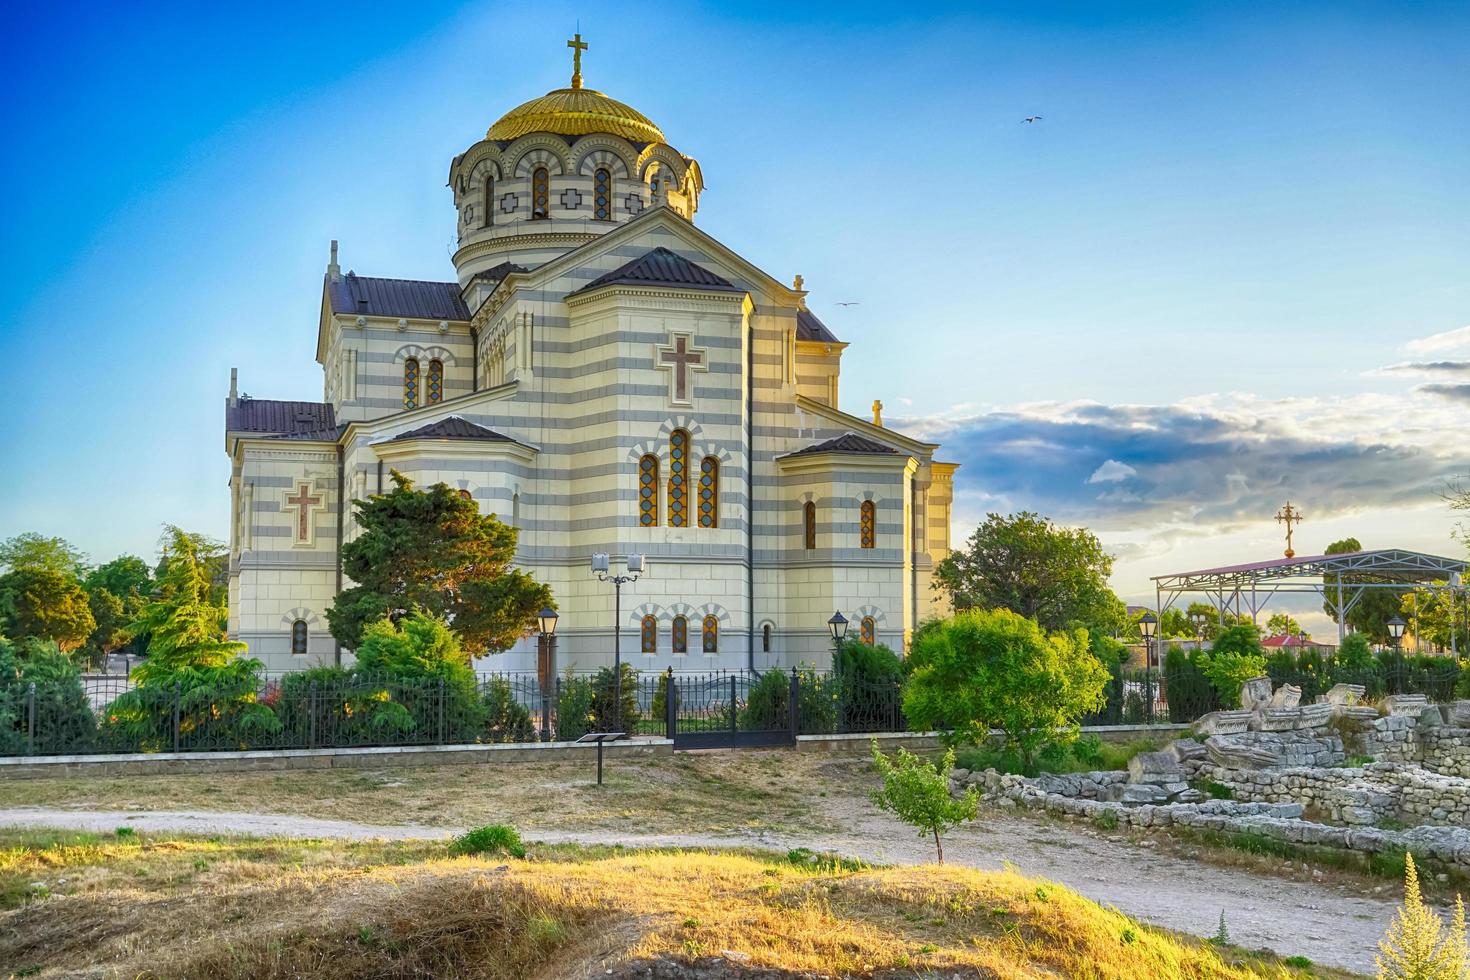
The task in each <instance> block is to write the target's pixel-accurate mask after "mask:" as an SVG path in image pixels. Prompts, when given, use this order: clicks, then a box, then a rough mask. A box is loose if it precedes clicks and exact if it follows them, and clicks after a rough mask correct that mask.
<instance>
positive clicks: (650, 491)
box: [638, 453, 658, 527]
mask: <svg viewBox="0 0 1470 980" xmlns="http://www.w3.org/2000/svg"><path fill="white" fill-rule="evenodd" d="M638 526H639V527H657V526H658V457H657V456H655V455H654V454H653V453H649V454H648V455H646V456H644V457H643V458H642V459H640V460H638Z"/></svg>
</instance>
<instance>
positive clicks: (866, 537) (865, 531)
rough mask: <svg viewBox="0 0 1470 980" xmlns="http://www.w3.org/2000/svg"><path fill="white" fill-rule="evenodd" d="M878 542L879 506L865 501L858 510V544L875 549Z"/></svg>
mask: <svg viewBox="0 0 1470 980" xmlns="http://www.w3.org/2000/svg"><path fill="white" fill-rule="evenodd" d="M877 541H878V505H877V504H875V503H873V502H872V501H871V500H864V501H863V502H862V504H861V505H860V506H859V508H858V544H859V545H861V546H862V547H864V548H873V547H875V546H876V544H877Z"/></svg>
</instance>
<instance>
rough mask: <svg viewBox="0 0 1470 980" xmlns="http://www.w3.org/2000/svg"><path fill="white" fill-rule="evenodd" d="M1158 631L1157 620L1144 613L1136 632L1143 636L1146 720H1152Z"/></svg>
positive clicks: (1155, 617) (1152, 615) (1151, 614)
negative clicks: (1155, 639) (1155, 635)
mask: <svg viewBox="0 0 1470 980" xmlns="http://www.w3.org/2000/svg"><path fill="white" fill-rule="evenodd" d="M1158 631H1159V618H1158V617H1157V616H1155V615H1154V614H1153V613H1151V612H1145V613H1144V614H1143V615H1142V616H1141V617H1139V620H1138V632H1139V633H1141V634H1142V635H1143V664H1144V667H1143V677H1144V681H1143V689H1144V695H1145V696H1146V697H1147V699H1148V720H1149V721H1150V722H1152V721H1153V720H1154V684H1153V681H1154V634H1155V633H1157V632H1158Z"/></svg>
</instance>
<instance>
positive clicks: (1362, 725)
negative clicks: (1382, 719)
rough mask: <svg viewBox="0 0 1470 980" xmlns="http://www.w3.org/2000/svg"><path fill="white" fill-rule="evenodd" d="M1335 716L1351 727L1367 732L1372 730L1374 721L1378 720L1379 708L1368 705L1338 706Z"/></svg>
mask: <svg viewBox="0 0 1470 980" xmlns="http://www.w3.org/2000/svg"><path fill="white" fill-rule="evenodd" d="M1333 717H1335V718H1337V719H1339V720H1340V721H1344V722H1346V723H1347V726H1348V727H1349V728H1350V729H1353V730H1356V731H1360V732H1366V731H1371V730H1372V729H1373V723H1374V722H1375V721H1377V720H1378V709H1377V708H1374V707H1371V706H1368V705H1354V706H1353V707H1342V706H1338V707H1337V709H1336V711H1334V712H1333Z"/></svg>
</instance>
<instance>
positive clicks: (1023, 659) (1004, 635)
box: [903, 609, 1110, 769]
mask: <svg viewBox="0 0 1470 980" xmlns="http://www.w3.org/2000/svg"><path fill="white" fill-rule="evenodd" d="M1090 646H1091V645H1090V643H1089V640H1088V635H1087V632H1086V631H1085V630H1074V631H1071V632H1057V633H1050V634H1048V633H1047V632H1045V631H1044V630H1042V629H1041V627H1040V626H1038V625H1037V624H1036V622H1035V621H1034V620H1030V619H1027V618H1026V617H1024V616H1020V615H1018V614H1016V613H1013V612H1011V611H1009V610H1006V609H994V610H990V611H980V610H972V611H970V612H965V613H960V614H958V615H956V616H954V617H953V618H951V619H948V620H945V621H943V622H941V623H937V624H935V625H933V626H932V627H931V628H929V629H926V630H923V631H921V632H920V633H919V634H918V635H917V636H916V637H915V638H914V641H913V644H912V649H911V651H910V653H909V659H908V666H909V680H908V683H907V684H906V685H905V686H904V694H903V707H904V713H905V715H907V717H908V720H909V724H910V725H911V726H912V727H914V728H916V729H919V730H924V729H933V730H940V731H944V732H946V733H948V734H947V738H948V739H949V741H950V742H951V744H953V743H955V742H966V743H969V744H972V745H978V744H980V743H982V742H984V741H985V740H986V739H988V738H989V736H990V731H991V729H992V728H998V729H1000V730H1001V731H1002V732H1004V734H1005V740H1006V746H1007V748H1009V749H1010V750H1012V751H1014V752H1015V753H1016V754H1017V755H1018V756H1019V757H1020V758H1021V761H1022V765H1023V767H1025V768H1027V769H1029V768H1030V767H1031V765H1032V763H1033V761H1034V759H1035V757H1036V752H1037V750H1038V749H1039V748H1040V747H1041V746H1043V745H1045V744H1047V743H1066V742H1070V741H1072V740H1074V739H1075V738H1076V737H1077V730H1078V723H1079V721H1080V720H1081V719H1082V718H1083V717H1084V716H1085V715H1087V714H1089V713H1090V712H1093V711H1096V710H1098V708H1100V707H1102V704H1103V701H1104V691H1105V689H1106V687H1107V684H1108V681H1109V676H1110V675H1109V673H1108V669H1107V668H1106V667H1105V666H1103V664H1102V662H1101V661H1099V660H1098V658H1097V656H1096V655H1095V654H1094V653H1093V652H1092V650H1091V648H1090Z"/></svg>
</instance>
